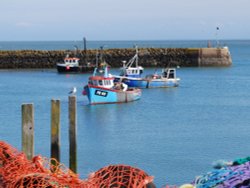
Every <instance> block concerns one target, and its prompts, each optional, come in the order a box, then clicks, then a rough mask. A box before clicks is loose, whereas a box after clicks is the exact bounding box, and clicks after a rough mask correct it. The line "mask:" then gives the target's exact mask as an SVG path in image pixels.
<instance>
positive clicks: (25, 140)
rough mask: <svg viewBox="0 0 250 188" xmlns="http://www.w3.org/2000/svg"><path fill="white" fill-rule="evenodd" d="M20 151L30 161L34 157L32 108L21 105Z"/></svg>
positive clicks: (31, 106)
mask: <svg viewBox="0 0 250 188" xmlns="http://www.w3.org/2000/svg"><path fill="white" fill-rule="evenodd" d="M22 151H23V152H24V153H25V154H26V156H27V158H28V159H29V160H31V159H32V158H33V156H34V107H33V104H22Z"/></svg>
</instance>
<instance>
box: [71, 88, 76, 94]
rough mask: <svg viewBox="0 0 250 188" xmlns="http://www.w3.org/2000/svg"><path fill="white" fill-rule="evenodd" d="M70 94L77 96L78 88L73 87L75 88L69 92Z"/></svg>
mask: <svg viewBox="0 0 250 188" xmlns="http://www.w3.org/2000/svg"><path fill="white" fill-rule="evenodd" d="M69 94H71V95H75V94H76V87H73V88H72V89H71V91H70V92H69Z"/></svg>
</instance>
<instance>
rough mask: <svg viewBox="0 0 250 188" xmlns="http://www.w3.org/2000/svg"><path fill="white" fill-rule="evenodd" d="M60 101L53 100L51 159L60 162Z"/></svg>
mask: <svg viewBox="0 0 250 188" xmlns="http://www.w3.org/2000/svg"><path fill="white" fill-rule="evenodd" d="M60 145H61V144H60V100H54V99H52V100H51V148H50V149H51V158H55V159H56V160H57V161H58V162H60Z"/></svg>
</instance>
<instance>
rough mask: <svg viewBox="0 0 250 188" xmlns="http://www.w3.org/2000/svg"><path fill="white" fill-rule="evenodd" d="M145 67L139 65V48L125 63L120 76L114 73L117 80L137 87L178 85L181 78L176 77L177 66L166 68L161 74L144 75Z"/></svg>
mask: <svg viewBox="0 0 250 188" xmlns="http://www.w3.org/2000/svg"><path fill="white" fill-rule="evenodd" d="M142 73H143V67H141V66H139V65H138V50H137V48H136V54H135V55H134V57H132V58H131V59H130V61H129V62H128V63H125V62H124V63H123V67H122V68H121V73H120V75H119V76H116V75H114V77H115V81H116V82H123V83H125V84H127V85H128V87H130V88H132V87H136V88H161V87H177V86H178V85H179V81H180V78H177V77H176V69H175V68H164V69H162V72H161V73H160V74H158V73H154V74H150V75H146V76H145V77H142Z"/></svg>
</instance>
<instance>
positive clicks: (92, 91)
mask: <svg viewBox="0 0 250 188" xmlns="http://www.w3.org/2000/svg"><path fill="white" fill-rule="evenodd" d="M84 94H86V95H87V97H88V99H89V103H90V104H108V103H126V102H132V101H136V100H139V99H140V98H141V90H140V89H129V90H127V91H122V90H113V89H107V88H102V87H96V86H92V85H86V86H85V87H84Z"/></svg>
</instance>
